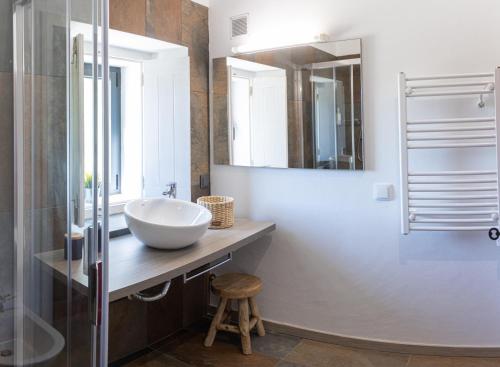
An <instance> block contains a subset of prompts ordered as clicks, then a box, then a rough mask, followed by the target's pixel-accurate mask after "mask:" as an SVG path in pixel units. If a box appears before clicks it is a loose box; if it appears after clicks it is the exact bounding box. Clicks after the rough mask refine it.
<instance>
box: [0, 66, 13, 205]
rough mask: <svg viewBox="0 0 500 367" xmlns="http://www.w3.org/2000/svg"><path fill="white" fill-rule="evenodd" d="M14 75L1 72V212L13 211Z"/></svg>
mask: <svg viewBox="0 0 500 367" xmlns="http://www.w3.org/2000/svg"><path fill="white" fill-rule="evenodd" d="M12 95H13V85H12V74H11V73H3V72H0V111H2V113H0V131H1V134H0V157H2V159H1V160H0V212H1V211H12V210H13V196H14V187H13V186H14V185H13V182H14V168H13V162H14V147H13V143H14V116H13V109H12V99H13V98H12Z"/></svg>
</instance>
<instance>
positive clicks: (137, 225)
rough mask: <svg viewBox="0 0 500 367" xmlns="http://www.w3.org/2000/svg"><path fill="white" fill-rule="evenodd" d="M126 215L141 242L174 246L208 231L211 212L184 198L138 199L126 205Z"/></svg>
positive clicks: (193, 240) (192, 239)
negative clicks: (183, 199)
mask: <svg viewBox="0 0 500 367" xmlns="http://www.w3.org/2000/svg"><path fill="white" fill-rule="evenodd" d="M125 219H126V221H127V225H128V227H129V229H130V231H131V232H132V234H133V235H134V236H135V237H137V238H138V239H139V240H140V241H141V242H143V243H144V244H146V245H148V246H150V247H154V248H157V249H162V250H176V249H180V248H183V247H187V246H189V245H192V244H193V243H195V242H196V241H198V240H199V239H200V238H201V237H202V236H203V235H204V234H205V232H206V231H207V229H208V226H209V225H210V222H211V221H212V214H211V213H210V211H208V210H207V209H206V208H204V207H202V206H200V205H197V204H193V203H190V202H187V201H182V200H173V199H167V198H157V199H139V200H134V201H131V202H130V203H128V204H127V205H126V206H125Z"/></svg>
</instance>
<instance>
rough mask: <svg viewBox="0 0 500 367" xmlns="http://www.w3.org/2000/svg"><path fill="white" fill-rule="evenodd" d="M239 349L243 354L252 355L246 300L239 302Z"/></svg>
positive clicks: (248, 312)
mask: <svg viewBox="0 0 500 367" xmlns="http://www.w3.org/2000/svg"><path fill="white" fill-rule="evenodd" d="M239 315H240V333H241V347H242V349H243V354H252V341H251V339H250V311H249V309H248V298H243V299H240V300H239Z"/></svg>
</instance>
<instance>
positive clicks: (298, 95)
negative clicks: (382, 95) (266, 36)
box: [213, 40, 364, 170]
mask: <svg viewBox="0 0 500 367" xmlns="http://www.w3.org/2000/svg"><path fill="white" fill-rule="evenodd" d="M213 80H214V88H213V137H214V162H215V164H222V165H234V166H247V167H273V168H311V169H334V170H335V169H346V170H362V169H363V168H364V159H363V123H362V96H361V93H362V92H361V40H349V41H339V42H326V43H313V44H310V45H305V46H304V45H302V46H296V47H291V48H283V49H277V50H270V51H261V52H256V53H251V54H240V55H237V56H235V57H226V58H221V59H215V60H213Z"/></svg>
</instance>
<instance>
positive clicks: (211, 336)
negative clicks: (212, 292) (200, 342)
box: [204, 298, 227, 347]
mask: <svg viewBox="0 0 500 367" xmlns="http://www.w3.org/2000/svg"><path fill="white" fill-rule="evenodd" d="M226 304H227V298H221V299H220V303H219V307H218V308H217V312H216V313H215V316H214V319H213V320H212V323H211V324H210V329H209V330H208V334H207V337H206V338H205V343H204V344H205V347H211V346H212V345H213V344H214V340H215V336H216V335H217V327H218V326H219V324H220V323H221V319H222V316H223V315H224V311H225V309H226Z"/></svg>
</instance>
